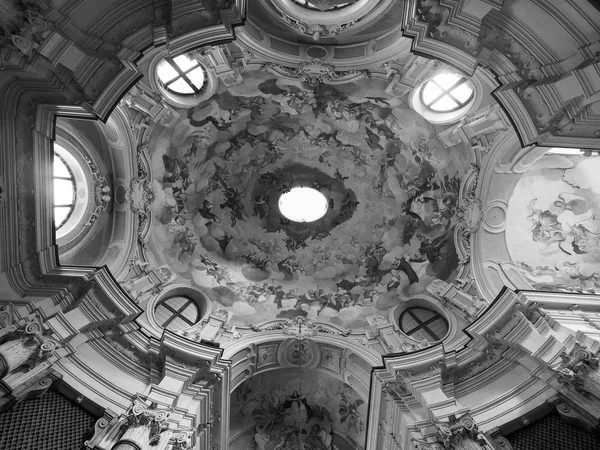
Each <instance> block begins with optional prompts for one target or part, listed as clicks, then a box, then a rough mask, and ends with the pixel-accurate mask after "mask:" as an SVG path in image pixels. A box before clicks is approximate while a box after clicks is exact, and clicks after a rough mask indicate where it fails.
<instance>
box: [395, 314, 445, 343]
mask: <svg viewBox="0 0 600 450" xmlns="http://www.w3.org/2000/svg"><path fill="white" fill-rule="evenodd" d="M398 323H399V325H400V330H402V332H403V333H404V334H406V335H407V336H410V337H411V338H413V339H417V340H419V341H424V340H426V341H429V342H435V341H440V340H442V339H443V338H444V337H445V336H446V334H448V321H447V320H446V319H445V318H444V317H443V316H442V315H441V314H440V313H438V312H436V311H432V310H431V309H427V308H422V307H413V308H408V309H406V310H405V311H403V312H402V314H400V318H399V319H398Z"/></svg>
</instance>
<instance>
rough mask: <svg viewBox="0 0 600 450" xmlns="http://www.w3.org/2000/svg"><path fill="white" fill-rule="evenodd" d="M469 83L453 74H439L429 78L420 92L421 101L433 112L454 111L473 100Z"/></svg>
mask: <svg viewBox="0 0 600 450" xmlns="http://www.w3.org/2000/svg"><path fill="white" fill-rule="evenodd" d="M473 94H474V90H473V87H472V86H471V83H469V81H468V80H467V79H466V78H465V77H461V76H460V75H456V74H454V73H440V74H438V75H436V76H434V77H433V78H431V79H430V80H429V81H427V83H425V85H424V86H423V88H422V90H421V101H422V102H423V104H424V105H425V107H426V108H429V109H431V110H432V111H435V112H440V113H444V112H451V111H456V110H458V109H460V108H462V107H463V106H465V105H466V104H467V103H469V102H470V101H471V100H472V99H473Z"/></svg>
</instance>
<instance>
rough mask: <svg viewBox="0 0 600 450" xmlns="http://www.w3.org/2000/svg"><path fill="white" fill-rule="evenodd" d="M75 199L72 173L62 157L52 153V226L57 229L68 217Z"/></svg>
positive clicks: (75, 193)
mask: <svg viewBox="0 0 600 450" xmlns="http://www.w3.org/2000/svg"><path fill="white" fill-rule="evenodd" d="M76 199H77V192H76V190H75V180H74V178H73V173H72V172H71V170H70V169H69V166H67V163H66V162H65V161H64V159H62V158H61V157H60V156H58V155H57V154H56V153H54V226H55V227H56V229H57V230H58V229H59V228H60V227H62V226H63V225H64V224H65V222H66V221H67V220H68V219H69V216H70V215H71V213H72V212H73V208H74V207H75V200H76Z"/></svg>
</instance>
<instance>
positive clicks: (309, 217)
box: [278, 187, 328, 222]
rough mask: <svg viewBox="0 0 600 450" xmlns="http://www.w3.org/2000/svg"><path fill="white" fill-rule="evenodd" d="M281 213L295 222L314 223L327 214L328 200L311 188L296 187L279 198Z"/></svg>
mask: <svg viewBox="0 0 600 450" xmlns="http://www.w3.org/2000/svg"><path fill="white" fill-rule="evenodd" d="M278 205H279V211H280V212H281V214H283V216H285V217H286V218H288V219H290V220H292V221H294V222H314V221H315V220H318V219H320V218H321V217H323V216H324V215H325V213H326V212H327V207H328V205H327V198H325V196H324V195H323V194H321V192H319V191H317V190H316V189H312V188H309V187H295V188H292V189H291V190H290V191H289V192H286V193H285V194H282V195H281V197H279V203H278Z"/></svg>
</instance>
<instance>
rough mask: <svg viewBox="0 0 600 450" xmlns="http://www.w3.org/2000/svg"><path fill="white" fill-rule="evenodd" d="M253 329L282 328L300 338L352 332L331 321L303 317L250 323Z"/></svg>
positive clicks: (258, 330)
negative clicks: (325, 321) (257, 323)
mask: <svg viewBox="0 0 600 450" xmlns="http://www.w3.org/2000/svg"><path fill="white" fill-rule="evenodd" d="M250 329H251V330H252V331H256V332H261V331H274V330H281V331H283V333H284V334H286V335H288V336H295V337H297V338H300V339H304V338H308V337H312V336H315V335H317V334H318V333H326V334H333V335H336V336H344V337H345V336H349V335H350V334H351V333H352V330H350V329H343V328H340V327H337V326H335V325H332V324H329V323H320V322H313V321H312V320H309V319H305V318H303V317H295V318H294V319H282V320H271V321H268V322H264V323H262V324H259V325H255V324H252V325H250Z"/></svg>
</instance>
